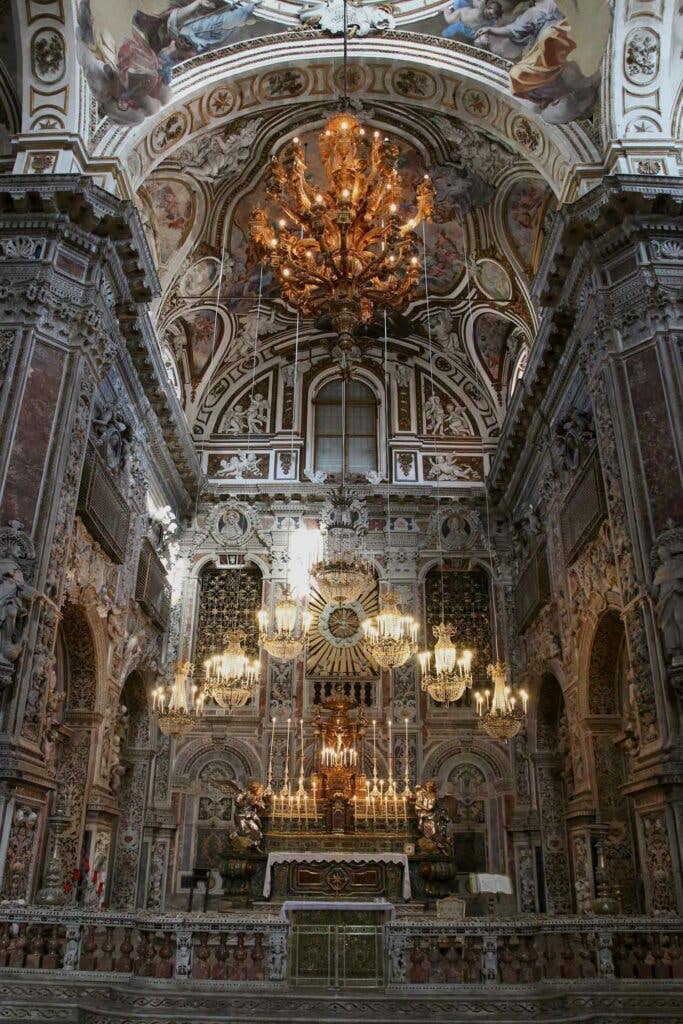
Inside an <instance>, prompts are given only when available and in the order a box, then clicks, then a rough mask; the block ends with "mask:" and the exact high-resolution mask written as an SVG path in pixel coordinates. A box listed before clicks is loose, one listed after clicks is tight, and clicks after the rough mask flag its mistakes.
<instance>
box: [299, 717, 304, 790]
mask: <svg viewBox="0 0 683 1024" xmlns="http://www.w3.org/2000/svg"><path fill="white" fill-rule="evenodd" d="M299 725H300V727H301V768H300V769H299V772H300V777H301V778H302V779H303V777H304V720H303V718H300V719H299Z"/></svg>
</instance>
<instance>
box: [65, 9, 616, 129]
mask: <svg viewBox="0 0 683 1024" xmlns="http://www.w3.org/2000/svg"><path fill="white" fill-rule="evenodd" d="M342 10H343V4H342V0H314V2H313V3H309V4H299V3H293V2H287V0H284V2H282V0H260V2H255V0H171V2H168V0H166V2H164V0H120V2H118V3H111V2H110V0H80V3H79V5H78V32H79V55H80V61H81V64H82V66H83V69H84V71H85V74H86V77H87V78H88V81H89V83H90V86H91V89H92V91H93V93H94V95H95V97H96V99H97V100H98V102H99V104H100V107H101V113H102V114H103V115H104V114H106V115H108V116H109V117H110V118H111V119H112V120H114V121H116V122H119V123H122V124H132V123H139V122H140V121H142V120H144V119H145V118H146V117H148V116H150V115H152V114H155V113H157V112H158V111H159V110H160V109H161V108H162V107H163V106H164V105H165V104H167V103H168V102H169V100H170V99H171V97H172V93H173V89H172V78H173V70H174V68H176V67H182V65H183V63H184V62H185V61H187V60H189V59H192V58H196V57H197V56H201V55H203V54H205V53H211V52H214V51H216V50H219V49H221V48H224V47H226V46H230V45H232V44H234V43H237V42H243V41H244V40H247V39H250V38H257V37H259V36H267V35H272V34H274V33H279V32H287V31H291V30H294V29H298V30H300V29H301V28H302V27H303V28H304V29H309V30H311V31H315V30H321V31H323V32H327V33H330V34H333V35H336V34H339V33H340V32H341V30H342V24H343V15H342ZM611 17H612V15H611V10H610V4H609V2H608V0H558V2H556V0H536V2H534V3H531V4H530V3H528V2H522V3H519V2H515V0H448V2H447V3H445V4H443V3H434V2H430V0H427V2H426V3H422V4H418V3H417V2H416V0H395V2H394V3H393V4H392V5H391V6H389V5H379V4H357V5H350V6H349V25H350V35H351V36H352V37H353V36H368V35H372V34H376V33H378V32H386V31H398V32H399V33H400V32H401V31H407V32H411V33H419V34H423V35H425V36H428V37H432V38H433V39H434V40H435V41H436V40H446V41H448V43H449V44H450V43H456V44H458V45H462V44H465V45H466V46H467V47H472V48H474V49H477V50H479V51H481V52H482V53H491V54H494V55H496V56H498V57H502V58H504V59H505V60H508V61H510V68H509V86H510V92H511V94H512V95H513V96H514V97H516V99H517V100H518V101H519V103H520V106H522V107H524V108H525V109H527V110H528V111H529V112H532V113H535V114H538V115H539V116H540V117H542V118H543V119H544V120H546V121H548V122H549V123H553V124H565V123H567V122H569V121H572V120H574V119H576V118H584V117H590V116H591V114H592V113H593V110H594V107H595V104H596V101H597V98H598V91H599V86H600V68H601V63H602V58H603V54H604V51H605V47H606V44H607V38H608V34H609V30H610V25H611Z"/></svg>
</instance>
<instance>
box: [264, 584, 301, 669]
mask: <svg viewBox="0 0 683 1024" xmlns="http://www.w3.org/2000/svg"><path fill="white" fill-rule="evenodd" d="M257 618H258V624H259V644H260V645H261V647H263V648H265V650H266V651H267V652H268V654H270V656H271V658H275V659H276V661H293V660H294V658H298V656H299V655H300V654H301V652H302V651H303V649H304V647H305V646H306V639H307V637H308V631H309V629H310V628H311V613H310V612H309V611H306V610H305V609H303V608H302V607H301V606H300V604H299V602H298V601H296V600H295V598H294V597H292V594H291V591H290V589H289V586H285V587H283V590H282V597H281V598H280V600H279V601H278V602H277V604H276V605H275V616H274V618H275V623H274V628H272V627H271V623H270V615H269V613H268V610H267V609H266V608H262V609H261V610H260V611H259V612H258V615H257Z"/></svg>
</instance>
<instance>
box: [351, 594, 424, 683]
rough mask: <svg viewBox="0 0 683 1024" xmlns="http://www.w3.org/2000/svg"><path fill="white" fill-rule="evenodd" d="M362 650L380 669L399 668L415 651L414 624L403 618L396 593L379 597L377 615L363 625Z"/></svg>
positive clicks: (409, 616) (415, 623)
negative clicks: (363, 646) (363, 648)
mask: <svg viewBox="0 0 683 1024" xmlns="http://www.w3.org/2000/svg"><path fill="white" fill-rule="evenodd" d="M362 629H363V632H364V634H365V639H364V643H365V648H366V650H367V652H368V654H369V655H370V657H371V658H372V660H373V661H374V662H376V664H377V665H379V667H380V668H386V669H390V668H399V667H400V666H401V665H405V663H406V661H407V660H408V658H409V657H410V656H411V654H414V653H415V651H416V650H417V630H418V626H417V622H416V621H415V619H414V618H413V617H412V615H403V613H402V612H401V611H400V609H399V607H398V594H395V593H393V592H388V593H386V594H384V596H383V597H381V598H380V612H379V614H378V615H375V616H373V617H372V618H371V619H365V620H364V622H363V623H362Z"/></svg>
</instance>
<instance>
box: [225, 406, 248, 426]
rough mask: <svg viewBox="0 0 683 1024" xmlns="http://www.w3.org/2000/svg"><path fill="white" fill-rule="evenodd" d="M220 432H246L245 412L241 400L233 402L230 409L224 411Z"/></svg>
mask: <svg viewBox="0 0 683 1024" xmlns="http://www.w3.org/2000/svg"><path fill="white" fill-rule="evenodd" d="M221 432H222V433H225V434H246V432H247V414H246V411H245V408H244V406H243V405H242V403H241V402H235V404H234V405H233V406H232V408H231V409H228V411H227V412H226V414H225V416H224V418H223V423H222V424H221Z"/></svg>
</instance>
